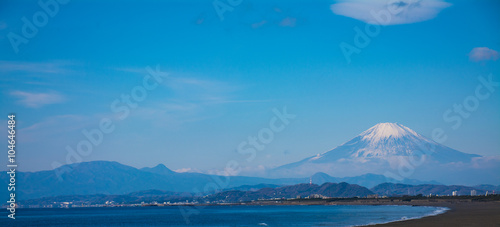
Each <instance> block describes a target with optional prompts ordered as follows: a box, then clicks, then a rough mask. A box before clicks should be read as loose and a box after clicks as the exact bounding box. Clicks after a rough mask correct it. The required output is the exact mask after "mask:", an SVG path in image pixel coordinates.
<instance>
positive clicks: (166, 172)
mask: <svg viewBox="0 0 500 227" xmlns="http://www.w3.org/2000/svg"><path fill="white" fill-rule="evenodd" d="M140 170H142V171H144V172H149V173H156V174H161V175H170V174H174V173H175V172H174V171H172V170H170V169H169V168H167V167H166V166H165V165H163V164H158V165H157V166H155V167H153V168H151V167H144V168H142V169H140Z"/></svg>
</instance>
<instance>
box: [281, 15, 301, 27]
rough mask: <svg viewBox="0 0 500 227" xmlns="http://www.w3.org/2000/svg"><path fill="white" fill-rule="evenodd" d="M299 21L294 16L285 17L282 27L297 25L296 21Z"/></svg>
mask: <svg viewBox="0 0 500 227" xmlns="http://www.w3.org/2000/svg"><path fill="white" fill-rule="evenodd" d="M296 22H297V19H296V18H293V17H285V18H284V19H283V20H281V22H280V26H281V27H295V23H296Z"/></svg>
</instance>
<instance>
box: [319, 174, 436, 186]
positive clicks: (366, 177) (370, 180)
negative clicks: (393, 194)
mask: <svg viewBox="0 0 500 227" xmlns="http://www.w3.org/2000/svg"><path fill="white" fill-rule="evenodd" d="M311 180H312V182H313V183H316V184H323V183H326V182H332V183H337V182H346V183H349V184H357V185H361V186H364V187H368V188H371V187H373V186H375V185H378V184H382V183H386V182H388V183H403V184H411V185H417V184H440V183H439V182H436V181H419V180H415V179H408V178H405V179H403V180H396V179H393V178H389V177H386V176H384V175H379V174H372V173H367V174H363V175H360V176H355V177H332V176H330V175H328V174H326V173H321V172H320V173H316V174H314V175H313V176H312V177H311Z"/></svg>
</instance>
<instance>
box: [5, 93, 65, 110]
mask: <svg viewBox="0 0 500 227" xmlns="http://www.w3.org/2000/svg"><path fill="white" fill-rule="evenodd" d="M10 95H12V96H14V97H16V98H18V99H19V103H20V104H21V105H23V106H26V107H29V108H39V107H42V106H45V105H49V104H55V103H61V102H64V101H65V100H66V98H65V97H64V96H62V95H61V94H59V93H57V92H54V91H51V92H48V93H35V92H26V91H12V92H11V93H10Z"/></svg>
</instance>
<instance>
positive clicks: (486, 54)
mask: <svg viewBox="0 0 500 227" xmlns="http://www.w3.org/2000/svg"><path fill="white" fill-rule="evenodd" d="M469 60H471V61H476V62H477V61H490V60H491V61H496V60H498V51H496V50H492V49H490V48H488V47H476V48H474V49H472V50H471V52H470V53H469Z"/></svg>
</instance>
